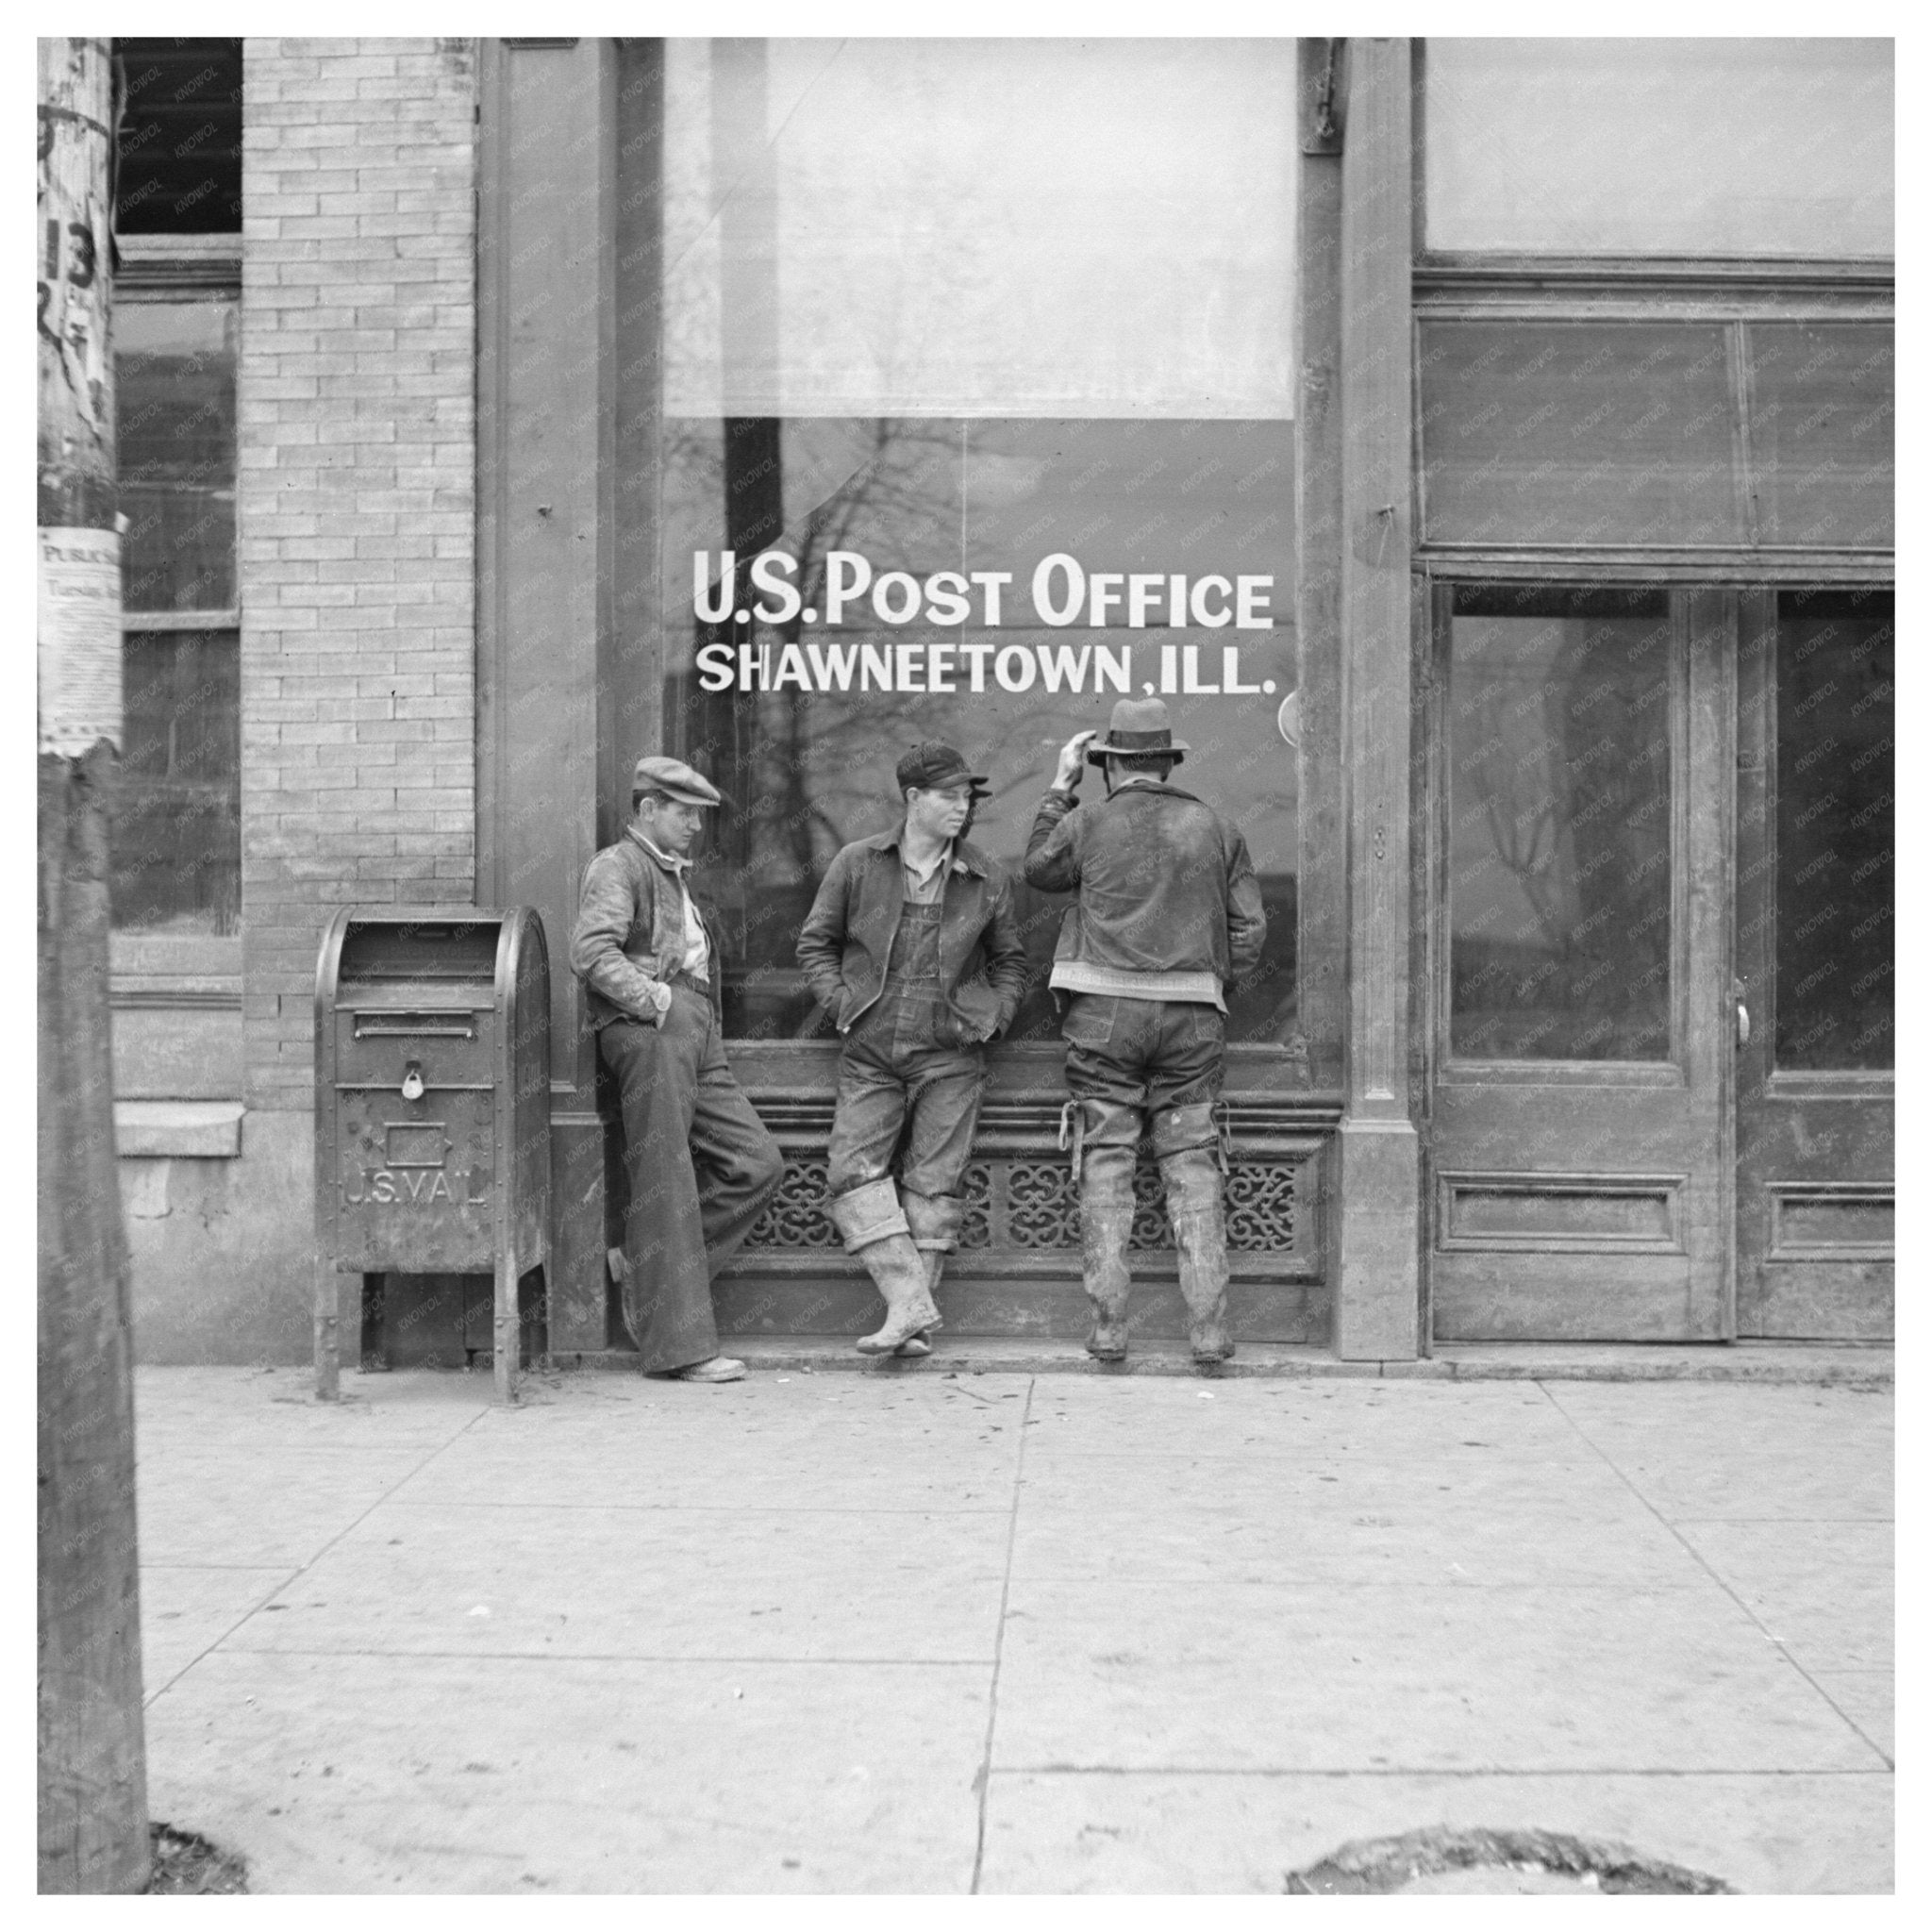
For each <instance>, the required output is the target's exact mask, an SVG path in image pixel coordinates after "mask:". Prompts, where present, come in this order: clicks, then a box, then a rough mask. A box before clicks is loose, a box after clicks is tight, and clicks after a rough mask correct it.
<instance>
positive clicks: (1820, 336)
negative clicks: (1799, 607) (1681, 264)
mask: <svg viewBox="0 0 1932 1932" xmlns="http://www.w3.org/2000/svg"><path fill="white" fill-rule="evenodd" d="M1748 334H1749V338H1750V361H1751V486H1752V493H1753V496H1754V498H1755V499H1756V509H1757V524H1758V531H1759V536H1760V539H1761V541H1764V542H1766V543H1799V544H1811V545H1817V546H1821V547H1822V546H1824V545H1830V546H1833V547H1835V548H1840V549H1849V550H1873V549H1888V550H1889V549H1890V547H1891V543H1892V494H1893V476H1892V438H1893V421H1892V418H1893V413H1894V411H1893V406H1892V396H1893V377H1892V332H1891V329H1890V325H1876V324H1871V323H1812V322H1778V323H1767V322H1754V323H1752V324H1751V325H1750V327H1749V330H1748Z"/></svg>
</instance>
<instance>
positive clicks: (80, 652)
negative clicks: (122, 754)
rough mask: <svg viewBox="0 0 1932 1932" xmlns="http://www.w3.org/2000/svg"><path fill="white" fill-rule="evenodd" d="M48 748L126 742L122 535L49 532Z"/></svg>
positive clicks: (43, 576) (43, 698)
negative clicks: (123, 727) (123, 723)
mask: <svg viewBox="0 0 1932 1932" xmlns="http://www.w3.org/2000/svg"><path fill="white" fill-rule="evenodd" d="M40 551H41V560H40V597H39V612H40V625H39V628H40V639H39V642H40V722H41V749H42V751H51V752H58V753H59V754H60V755H61V756H62V757H63V758H78V757H80V756H81V754H82V753H83V752H86V751H88V750H90V749H91V748H92V745H93V744H94V741H96V740H97V739H102V738H105V739H106V740H107V741H108V742H109V743H110V744H112V745H113V746H114V748H115V749H116V750H117V751H118V750H119V749H120V747H121V539H120V537H119V536H118V535H117V534H116V533H115V532H114V531H112V530H76V529H67V528H56V529H48V528H46V527H44V526H43V527H42V530H41V542H40Z"/></svg>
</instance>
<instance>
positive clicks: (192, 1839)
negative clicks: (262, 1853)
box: [147, 1824, 248, 1895]
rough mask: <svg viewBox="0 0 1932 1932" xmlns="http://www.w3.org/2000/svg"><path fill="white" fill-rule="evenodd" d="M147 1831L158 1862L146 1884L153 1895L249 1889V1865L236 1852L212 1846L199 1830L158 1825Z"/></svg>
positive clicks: (151, 1826) (152, 1825)
mask: <svg viewBox="0 0 1932 1932" xmlns="http://www.w3.org/2000/svg"><path fill="white" fill-rule="evenodd" d="M147 1830H148V1840H149V1842H150V1844H151V1845H152V1847H153V1849H154V1860H155V1862H154V1870H153V1871H152V1872H151V1873H150V1874H148V1881H147V1890H148V1892H149V1894H150V1895H152V1894H154V1893H157V1892H161V1893H167V1894H170V1895H179V1894H180V1893H183V1892H206V1891H246V1890H248V1867H247V1865H246V1864H245V1863H244V1862H243V1861H242V1859H241V1858H240V1857H237V1856H236V1855H235V1854H234V1853H233V1852H225V1851H223V1850H222V1848H221V1847H220V1846H219V1845H216V1844H210V1843H209V1842H208V1840H207V1839H205V1838H203V1837H202V1835H201V1834H200V1833H199V1832H198V1831H177V1830H176V1829H175V1826H174V1825H172V1824H150V1825H149V1826H148V1828H147Z"/></svg>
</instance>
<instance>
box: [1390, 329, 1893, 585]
mask: <svg viewBox="0 0 1932 1932" xmlns="http://www.w3.org/2000/svg"><path fill="white" fill-rule="evenodd" d="M1418 342H1419V351H1418V355H1419V361H1420V376H1421V381H1420V395H1421V402H1422V410H1421V422H1420V425H1419V431H1420V439H1421V446H1422V478H1421V482H1422V489H1421V496H1422V510H1423V539H1424V542H1427V543H1453V544H1488V545H1497V544H1501V545H1506V546H1513V545H1519V544H1530V545H1545V546H1549V545H1559V544H1560V545H1583V544H1590V545H1599V544H1601V545H1609V544H1620V545H1633V546H1643V547H1646V548H1662V549H1682V548H1689V547H1704V548H1713V547H1722V548H1748V547H1759V548H1771V547H1786V548H1789V547H1791V546H1814V547H1831V548H1836V549H1864V550H1883V549H1889V548H1890V545H1891V541H1892V481H1893V455H1892V442H1893V422H1892V418H1893V407H1892V393H1893V377H1892V359H1893V358H1892V326H1891V325H1890V323H1889V322H1845V323H1823V322H1819V323H1786V322H1751V323H1724V322H1577V321H1567V320H1565V321H1550V322H1525V321H1487V320H1483V321H1478V320H1469V319H1459V318H1457V319H1452V318H1448V317H1433V316H1432V317H1425V318H1424V320H1423V322H1422V324H1421V326H1420V328H1419V331H1418ZM1747 398H1748V402H1747V400H1746V399H1747ZM1740 427H1741V429H1742V432H1743V433H1742V434H1741V435H1740Z"/></svg>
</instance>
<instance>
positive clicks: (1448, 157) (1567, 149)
mask: <svg viewBox="0 0 1932 1932" xmlns="http://www.w3.org/2000/svg"><path fill="white" fill-rule="evenodd" d="M1423 130H1424V133H1423V141H1424V178H1425V183H1426V186H1425V191H1424V198H1425V204H1426V210H1427V213H1426V232H1427V245H1428V246H1429V247H1430V248H1432V249H1441V250H1447V251H1460V250H1469V251H1475V250H1486V251H1487V250H1493V251H1506V252H1517V251H1521V252H1528V253H1536V254H1560V255H1646V256H1661V255H1728V256H1829V257H1890V255H1891V253H1892V43H1891V42H1890V41H1889V40H1824V39H1806V40H1779V39H1772V38H1764V39H1741V38H1740V39H1735V40H1634V39H1633V40H1582V39H1576V40H1563V39H1546V40H1510V39H1503V38H1498V39H1491V40H1434V39H1432V40H1430V41H1429V42H1427V45H1426V47H1425V49H1424V113H1423Z"/></svg>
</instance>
